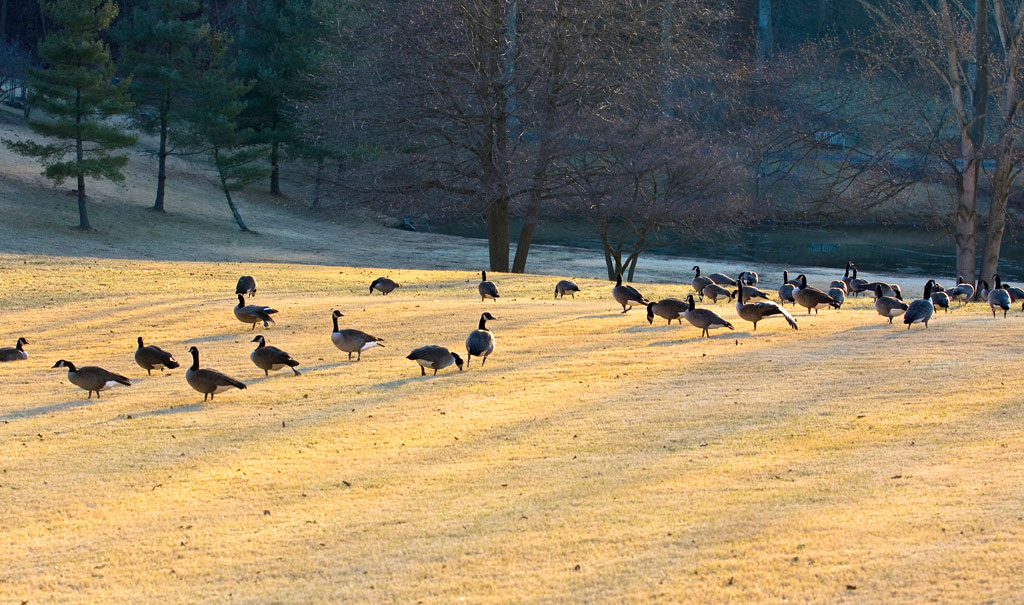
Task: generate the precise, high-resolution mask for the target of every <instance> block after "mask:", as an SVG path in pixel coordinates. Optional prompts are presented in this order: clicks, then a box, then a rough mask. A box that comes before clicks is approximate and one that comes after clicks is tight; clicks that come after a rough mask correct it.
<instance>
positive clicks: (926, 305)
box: [903, 279, 935, 330]
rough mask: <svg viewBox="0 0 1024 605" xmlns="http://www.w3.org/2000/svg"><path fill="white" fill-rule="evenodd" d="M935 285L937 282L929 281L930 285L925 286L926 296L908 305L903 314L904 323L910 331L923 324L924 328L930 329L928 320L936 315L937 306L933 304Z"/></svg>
mask: <svg viewBox="0 0 1024 605" xmlns="http://www.w3.org/2000/svg"><path fill="white" fill-rule="evenodd" d="M933 283H935V280H932V279H929V280H928V283H926V284H925V285H924V296H923V297H921V298H918V299H917V300H914V301H911V303H910V304H909V305H907V311H906V313H904V314H903V323H905V324H907V329H908V330H909V329H910V326H912V325H914V324H916V323H923V324H924V327H926V328H927V327H928V320H929V319H931V318H932V315H933V314H934V313H935V305H933V304H932V284H933Z"/></svg>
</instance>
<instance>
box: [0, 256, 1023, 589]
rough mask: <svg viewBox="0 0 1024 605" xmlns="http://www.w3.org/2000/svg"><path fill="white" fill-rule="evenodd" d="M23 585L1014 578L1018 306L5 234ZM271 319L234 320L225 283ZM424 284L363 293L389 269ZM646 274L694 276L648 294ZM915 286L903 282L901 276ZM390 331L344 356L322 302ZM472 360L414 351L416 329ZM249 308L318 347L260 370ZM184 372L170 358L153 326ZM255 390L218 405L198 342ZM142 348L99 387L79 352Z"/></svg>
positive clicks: (705, 584) (987, 581)
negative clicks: (703, 315)
mask: <svg viewBox="0 0 1024 605" xmlns="http://www.w3.org/2000/svg"><path fill="white" fill-rule="evenodd" d="M0 268H2V276H3V279H2V280H0V298H2V300H3V301H4V310H3V312H2V317H3V322H2V326H3V327H2V329H0V344H2V345H3V346H11V345H13V344H14V341H15V340H16V339H17V337H19V336H25V337H27V338H28V339H29V340H30V341H31V345H29V346H28V347H27V350H28V352H29V355H30V358H29V360H28V361H25V362H16V363H7V364H2V365H0V384H2V385H3V390H4V397H3V398H2V399H0V450H2V452H3V455H2V457H0V511H2V514H0V569H3V570H4V572H3V573H2V574H0V601H2V602H4V603H20V602H22V601H28V602H29V603H36V602H53V601H60V602H104V601H133V602H140V601H148V602H153V601H157V600H164V601H169V602H199V601H206V602H211V601H215V602H261V603H262V602H317V601H320V602H322V601H348V602H403V603H405V602H418V601H423V602H448V601H453V600H461V599H465V601H467V602H511V601H515V602H565V601H577V602H580V601H585V602H594V601H615V602H619V601H631V602H635V601H660V602H722V601H731V600H736V601H740V600H746V601H782V600H784V599H786V600H797V601H837V600H844V601H845V600H848V601H859V602H866V603H867V602H878V601H889V602H900V601H902V602H920V601H925V600H942V601H960V602H965V601H967V602H985V601H990V600H991V601H997V602H1009V601H1013V600H1015V599H1017V598H1019V596H1020V594H1021V593H1022V591H1024V579H1022V578H1024V558H1022V557H1021V552H1024V504H1022V503H1024V422H1022V421H1024V410H1022V401H1021V400H1022V397H1021V389H1022V386H1024V375H1022V372H1021V371H1020V346H1019V343H1020V342H1021V339H1022V337H1024V316H1022V314H1021V312H1020V311H1019V309H1015V310H1013V311H1011V313H1010V317H1009V318H1008V319H1006V320H1003V319H1001V318H1000V319H998V320H994V319H992V316H991V314H990V313H989V311H988V307H987V306H984V305H981V304H973V305H970V306H969V307H968V308H966V309H956V310H955V311H954V312H952V313H949V314H943V313H941V312H940V313H939V314H938V315H937V316H936V317H935V319H934V321H933V322H932V325H931V327H930V328H928V329H924V328H923V327H921V326H916V327H915V328H914V329H913V330H911V331H909V332H908V331H907V330H905V329H903V326H902V325H901V326H898V327H896V326H893V327H890V326H888V325H887V324H885V320H884V319H882V318H881V317H879V316H878V315H876V314H875V313H874V311H873V310H871V309H870V307H869V303H868V302H867V301H865V300H857V301H853V302H851V303H849V305H848V307H847V308H844V309H843V310H842V311H840V312H834V311H829V312H822V313H821V314H820V315H819V316H817V317H814V316H811V317H807V316H806V315H801V314H798V316H797V317H798V321H799V323H800V329H799V331H793V330H790V329H789V328H788V327H786V326H785V324H784V322H782V321H781V320H780V319H778V318H775V319H771V320H767V321H765V322H763V323H761V324H760V327H759V329H758V331H757V332H756V333H755V332H751V331H750V326H749V324H747V323H746V322H742V320H738V319H737V318H736V314H735V309H734V307H733V306H732V305H731V304H725V303H722V304H720V305H717V307H716V306H714V305H709V306H711V307H714V308H716V309H717V310H719V311H720V312H721V314H722V315H723V316H725V317H726V318H728V319H730V320H732V321H734V322H735V324H736V328H737V329H736V331H735V332H729V331H724V332H723V331H718V332H715V335H714V337H713V338H712V339H710V340H708V339H704V340H701V339H700V338H698V336H699V331H698V330H697V329H696V328H693V327H691V326H690V325H688V324H686V323H685V322H684V324H683V326H682V327H679V326H676V325H674V324H673V325H672V326H671V327H667V326H666V325H665V322H664V321H663V320H658V321H656V323H655V325H654V326H649V325H648V324H647V322H646V320H645V318H644V313H643V311H642V310H639V309H634V310H633V311H631V312H630V313H628V314H625V315H623V314H622V313H621V312H619V311H620V310H621V309H619V308H617V307H616V305H615V304H614V302H612V301H611V298H610V284H609V283H607V282H604V281H593V280H579V283H580V285H581V286H582V288H583V290H584V292H583V293H582V295H581V296H579V297H577V299H576V300H571V299H567V300H558V301H555V300H552V291H553V286H554V281H555V280H554V279H552V278H551V277H547V276H534V275H526V276H512V275H503V274H494V275H492V276H490V277H491V278H492V280H493V281H495V282H496V284H497V285H498V288H499V290H500V292H501V294H502V298H501V300H500V301H498V302H491V301H488V302H486V303H481V302H480V300H479V297H475V292H476V284H477V281H478V277H477V275H476V274H474V273H472V272H469V271H467V272H461V273H455V272H436V271H407V270H401V271H395V270H387V269H380V270H377V269H352V268H346V267H327V266H301V265H270V264H260V265H251V264H248V265H242V264H230V263H218V264H207V263H183V262H143V261H121V260H92V259H84V260H77V259H65V258H58V257H35V256H5V257H2V258H0ZM242 273H252V274H253V275H255V276H256V277H257V279H258V280H259V283H260V287H259V292H258V294H257V296H256V298H255V299H254V302H257V303H261V304H269V305H272V306H274V307H276V308H277V309H279V310H280V313H278V314H277V315H276V318H277V319H278V323H277V325H275V326H271V328H269V329H266V330H264V329H257V330H256V331H255V332H251V331H249V328H248V326H247V325H243V324H241V323H239V322H238V321H236V320H235V318H234V317H233V315H232V312H231V307H232V306H233V305H234V303H235V299H234V296H233V291H234V290H233V288H234V282H235V279H236V278H237V277H238V275H240V274H242ZM385 274H387V275H390V276H391V277H392V278H393V279H396V280H397V281H399V282H400V283H402V288H401V289H399V290H397V291H396V292H395V293H393V294H392V295H389V296H387V297H383V296H380V295H379V294H375V295H372V296H371V295H369V294H368V293H367V286H368V284H369V282H370V281H371V280H372V279H373V278H374V277H377V276H378V275H385ZM640 287H641V289H642V291H644V292H645V293H646V294H648V295H649V296H652V297H664V296H673V295H675V296H684V295H685V294H686V292H687V291H688V289H689V288H688V286H687V287H683V286H676V287H672V286H669V285H664V284H661V285H650V286H644V285H641V286H640ZM910 289H913V290H914V291H916V290H917V289H918V287H917V286H913V288H910V287H907V286H905V291H907V290H910ZM332 309H340V310H341V311H342V312H343V313H345V317H344V318H342V320H341V321H342V325H343V326H344V327H356V328H359V329H362V330H365V331H367V332H369V333H371V334H373V335H375V336H379V337H381V338H383V339H384V341H385V345H386V346H385V348H377V349H373V350H371V351H369V352H367V353H366V354H365V355H364V356H363V360H362V361H361V362H359V363H355V362H352V363H349V362H347V361H346V359H345V355H344V354H343V353H341V352H340V351H338V350H337V349H335V348H334V346H333V345H332V344H331V341H330V338H329V334H330V331H331V322H330V312H331V310H332ZM483 310H488V311H490V312H491V313H493V314H494V315H495V316H496V317H497V318H498V320H497V321H494V322H491V324H490V325H491V327H492V328H493V330H494V333H495V335H496V338H497V350H496V352H495V353H494V354H493V356H492V357H491V358H490V360H489V361H488V362H487V364H486V365H485V366H484V367H483V368H481V367H480V365H479V361H477V360H475V359H474V360H473V362H472V363H471V365H470V367H469V368H468V369H467V371H464V372H461V373H460V372H458V371H457V370H455V368H454V367H453V368H450V369H448V370H444V371H442V373H440V374H439V375H438V376H437V377H430V376H427V377H420V375H419V374H420V373H419V368H418V366H417V365H416V364H415V363H413V362H411V361H409V360H406V359H405V358H404V357H405V355H407V354H408V352H409V351H410V350H411V349H412V348H414V347H416V346H419V345H424V344H430V343H437V344H441V345H446V346H449V347H450V348H453V349H455V350H462V349H463V342H464V340H465V337H466V335H467V334H468V333H469V332H470V331H471V330H472V329H474V328H475V327H476V324H477V321H478V318H479V314H480V313H481V312H482V311H483ZM256 333H262V334H264V335H265V336H266V337H267V341H268V344H272V345H276V346H279V347H281V348H284V349H285V350H287V351H288V352H290V353H291V354H292V355H293V356H294V357H295V358H296V359H298V360H300V361H301V362H302V365H301V366H300V368H299V369H300V370H301V371H302V372H303V375H302V376H299V377H293V376H292V375H291V373H290V372H281V373H278V374H276V375H271V377H269V378H264V377H263V372H262V371H261V370H258V369H257V368H255V366H253V365H252V364H251V362H250V361H249V358H248V354H249V351H250V350H251V349H252V348H253V346H254V345H252V344H251V343H250V342H249V341H250V340H251V339H252V336H253V335H254V334H256ZM138 336H143V337H144V338H145V339H146V341H147V343H151V344H157V345H159V346H162V347H164V348H165V349H167V350H169V351H171V352H173V353H174V354H175V356H176V357H177V359H178V361H179V362H181V363H182V368H180V369H177V370H172V371H168V372H165V373H163V374H161V373H160V372H156V373H154V375H153V376H152V377H147V376H146V373H145V371H143V370H141V369H140V368H139V367H137V366H136V365H135V364H134V361H133V357H132V356H133V352H134V350H135V346H136V344H135V339H136V338H137V337H138ZM191 345H195V346H197V347H199V350H200V352H201V355H202V357H201V361H202V364H203V365H204V366H209V367H214V368H217V369H220V370H222V371H224V372H227V373H229V374H231V375H233V376H235V377H237V378H240V379H242V380H244V381H245V382H246V383H247V384H248V388H247V389H246V390H244V391H231V392H228V393H224V394H221V395H218V396H217V397H216V399H215V400H214V401H213V402H212V403H211V402H207V403H203V402H202V399H203V398H202V395H200V394H198V393H196V392H195V391H193V390H192V389H190V388H189V387H188V385H187V384H186V382H185V378H184V368H185V366H187V365H188V362H189V356H188V354H187V353H186V350H187V348H188V347H189V346H191ZM62 358H63V359H68V360H71V361H73V362H75V363H76V364H79V365H86V364H95V365H100V366H102V367H105V368H107V369H109V370H112V371H115V372H119V373H123V374H126V375H128V376H130V377H131V378H132V380H133V383H134V384H133V386H131V387H130V388H129V387H117V388H114V389H112V390H109V391H104V393H103V396H102V399H100V400H96V399H95V398H94V399H93V400H91V401H90V400H87V399H86V394H85V392H84V391H82V390H80V389H78V388H77V387H74V386H72V385H71V384H70V383H69V382H68V381H67V373H66V371H65V370H64V369H51V368H50V366H52V365H53V363H54V362H55V361H57V360H58V359H62Z"/></svg>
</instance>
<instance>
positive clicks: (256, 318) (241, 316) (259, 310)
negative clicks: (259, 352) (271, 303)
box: [234, 294, 277, 330]
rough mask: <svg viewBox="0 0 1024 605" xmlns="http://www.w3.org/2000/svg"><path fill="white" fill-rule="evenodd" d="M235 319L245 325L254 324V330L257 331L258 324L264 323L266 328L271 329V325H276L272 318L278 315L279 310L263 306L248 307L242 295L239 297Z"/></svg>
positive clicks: (235, 309)
mask: <svg viewBox="0 0 1024 605" xmlns="http://www.w3.org/2000/svg"><path fill="white" fill-rule="evenodd" d="M234 312H235V318H236V319H237V320H238V321H240V322H242V323H244V324H252V328H251V329H252V330H255V329H256V324H258V323H260V322H261V321H262V322H263V327H264V328H269V327H270V324H272V323H275V322H274V318H273V317H271V315H273V314H274V313H277V309H273V308H271V307H264V306H263V305H247V304H245V297H243V296H242V295H241V294H239V295H238V304H237V305H235V308H234Z"/></svg>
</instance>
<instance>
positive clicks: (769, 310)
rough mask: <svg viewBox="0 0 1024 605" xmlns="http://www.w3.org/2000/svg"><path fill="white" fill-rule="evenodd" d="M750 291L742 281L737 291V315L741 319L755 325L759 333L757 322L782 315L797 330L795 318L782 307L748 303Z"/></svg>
mask: <svg viewBox="0 0 1024 605" xmlns="http://www.w3.org/2000/svg"><path fill="white" fill-rule="evenodd" d="M749 289H750V288H748V287H746V286H744V285H743V281H742V280H740V282H739V288H738V289H737V290H736V314H737V315H739V316H740V319H745V320H747V321H749V322H750V323H752V324H754V331H755V332H757V322H759V321H761V320H762V319H766V318H768V317H771V316H773V315H781V316H782V317H784V318H785V319H786V322H787V323H788V324H789V326H790V327H791V328H793V329H794V330H796V329H797V327H796V320H795V319H793V316H792V315H790V314H789V312H788V311H786V310H785V309H783V308H782V305H780V304H778V303H775V302H772V301H764V302H747V301H748V300H749V299H748V298H747V290H749Z"/></svg>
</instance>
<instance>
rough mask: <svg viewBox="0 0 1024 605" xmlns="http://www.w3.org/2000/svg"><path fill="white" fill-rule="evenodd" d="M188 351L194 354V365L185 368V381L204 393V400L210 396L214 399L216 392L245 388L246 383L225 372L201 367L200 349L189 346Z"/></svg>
mask: <svg viewBox="0 0 1024 605" xmlns="http://www.w3.org/2000/svg"><path fill="white" fill-rule="evenodd" d="M188 352H189V353H191V354H192V365H190V366H189V368H188V369H187V370H185V381H186V382H188V386H190V387H192V388H193V389H195V390H197V391H199V392H200V393H202V394H203V401H206V398H207V397H209V398H210V401H213V396H214V395H215V394H216V393H223V392H224V391H226V390H228V389H244V388H245V383H244V382H242V381H240V380H235V379H234V378H232V377H230V376H228V375H227V374H225V373H223V372H218V371H217V370H211V369H210V368H200V367H199V349H197V348H196V347H189V348H188Z"/></svg>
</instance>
